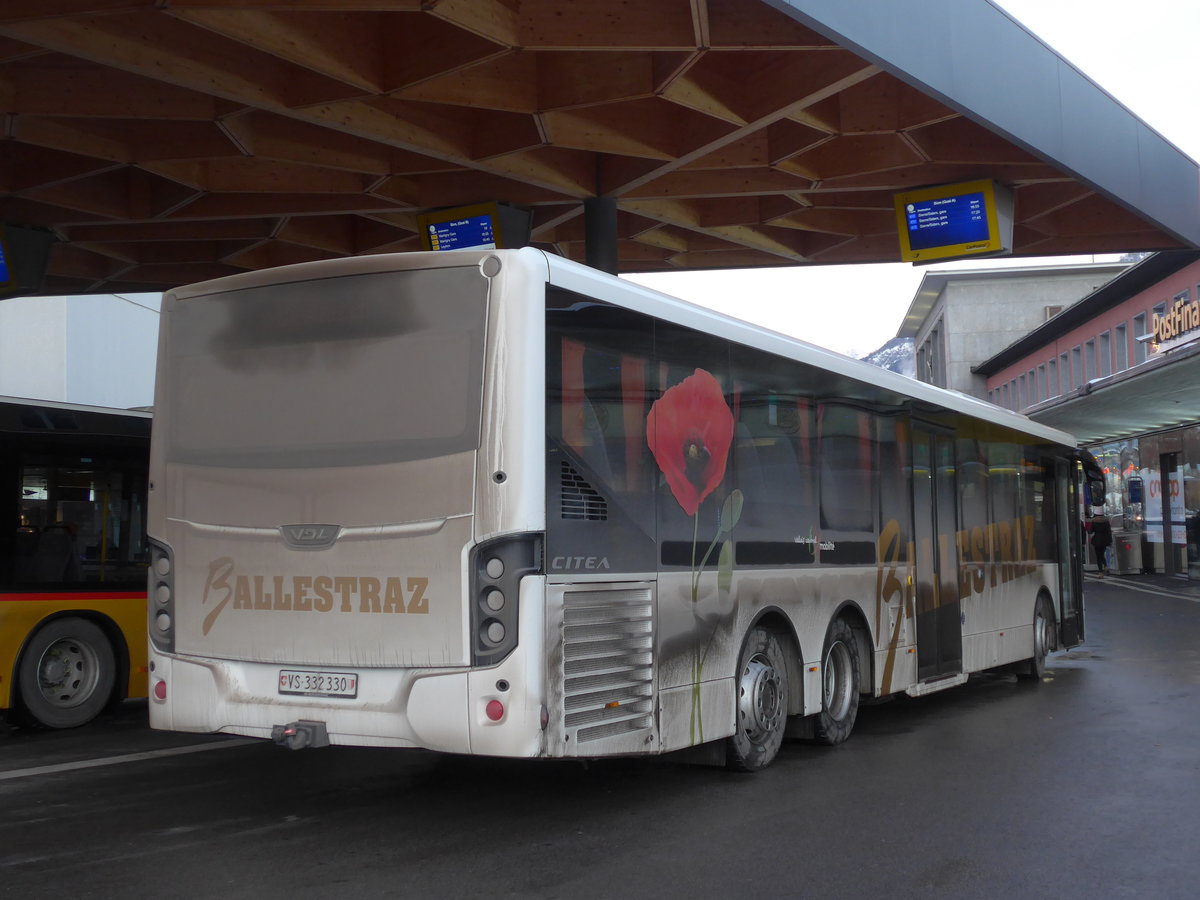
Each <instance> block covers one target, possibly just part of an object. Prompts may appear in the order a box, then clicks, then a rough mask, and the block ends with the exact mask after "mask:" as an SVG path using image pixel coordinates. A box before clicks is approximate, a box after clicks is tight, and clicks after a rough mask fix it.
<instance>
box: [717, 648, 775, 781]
mask: <svg viewBox="0 0 1200 900" xmlns="http://www.w3.org/2000/svg"><path fill="white" fill-rule="evenodd" d="M787 712H788V670H787V660H786V659H785V658H784V655H783V647H782V646H780V643H779V638H778V637H777V636H776V634H775V633H774V632H773V631H770V630H769V629H766V628H763V627H761V626H757V627H755V628H753V629H751V631H750V633H749V634H748V635H746V642H745V644H743V645H742V653H741V656H740V657H739V659H738V674H737V711H736V720H737V721H736V725H735V730H734V732H733V736H732V737H730V738H729V742H728V746H727V750H726V754H725V757H726V761H727V764H728V766H729V768H731V769H736V770H738V771H741V772H754V771H757V770H758V769H763V768H766V767H767V766H768V765H770V764H771V761H772V760H773V759H775V755H776V754H777V753H778V752H779V746H780V744H782V743H783V732H784V729H785V727H786V726H787Z"/></svg>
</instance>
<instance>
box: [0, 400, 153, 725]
mask: <svg viewBox="0 0 1200 900" xmlns="http://www.w3.org/2000/svg"><path fill="white" fill-rule="evenodd" d="M149 444H150V413H148V412H137V411H129V410H114V409H105V408H102V407H92V406H78V405H71V404H64V403H50V402H46V401H31V400H19V399H14V398H7V397H2V398H0V474H2V475H3V478H4V481H3V484H4V485H5V487H4V489H3V490H0V509H2V512H0V516H2V518H0V522H3V525H2V526H0V715H3V716H6V717H8V718H10V719H12V720H13V721H16V722H21V723H27V724H35V725H41V726H44V727H47V728H73V727H76V726H78V725H84V724H86V723H88V722H90V721H91V720H92V719H94V718H95V717H96V716H97V715H98V714H99V713H101V712H102V711H104V710H105V709H106V708H109V707H111V706H113V705H115V704H117V703H119V702H121V700H123V699H124V698H126V697H145V696H146V565H147V559H148V557H147V545H146V522H145V505H146V491H147V483H146V472H147V464H148V458H147V454H148V452H149Z"/></svg>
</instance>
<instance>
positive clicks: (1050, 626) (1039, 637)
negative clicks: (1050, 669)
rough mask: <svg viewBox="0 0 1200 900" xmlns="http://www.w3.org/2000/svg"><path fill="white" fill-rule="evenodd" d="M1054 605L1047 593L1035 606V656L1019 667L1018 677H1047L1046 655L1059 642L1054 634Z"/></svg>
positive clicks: (1040, 596)
mask: <svg viewBox="0 0 1200 900" xmlns="http://www.w3.org/2000/svg"><path fill="white" fill-rule="evenodd" d="M1054 629H1055V620H1054V607H1053V606H1051V605H1050V600H1049V598H1048V597H1047V596H1046V595H1045V594H1039V595H1038V598H1037V603H1035V604H1034V606H1033V656H1031V657H1030V658H1029V659H1028V660H1027V661H1026V662H1025V664H1024V665H1023V666H1020V667H1019V668H1018V669H1017V677H1018V678H1023V679H1028V680H1029V681H1041V680H1042V679H1043V678H1045V677H1046V657H1047V656H1049V655H1050V651H1051V650H1053V649H1054V647H1055V645H1056V644H1057V643H1058V642H1057V641H1056V640H1055V636H1054Z"/></svg>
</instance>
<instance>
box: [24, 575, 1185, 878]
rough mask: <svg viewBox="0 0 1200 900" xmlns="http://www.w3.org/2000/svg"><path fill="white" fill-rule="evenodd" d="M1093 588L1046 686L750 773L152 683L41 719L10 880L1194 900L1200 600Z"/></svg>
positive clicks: (870, 727)
mask: <svg viewBox="0 0 1200 900" xmlns="http://www.w3.org/2000/svg"><path fill="white" fill-rule="evenodd" d="M1160 583H1161V582H1160ZM1139 584H1140V585H1141V586H1142V587H1144V586H1145V582H1140V583H1139ZM1172 593H1174V592H1172ZM1087 604H1088V614H1089V617H1088V642H1087V643H1086V644H1085V645H1084V646H1082V647H1080V648H1077V649H1075V650H1073V651H1071V652H1069V653H1065V654H1064V653H1060V654H1056V655H1055V656H1053V657H1052V658H1051V661H1050V672H1049V675H1048V677H1047V678H1046V680H1045V681H1044V682H1042V683H1040V684H1027V683H1018V682H1017V681H1016V680H1015V679H1014V678H1013V677H1011V676H1000V675H988V676H980V677H977V678H974V679H972V680H971V682H970V683H969V684H967V685H965V686H963V687H960V688H956V689H953V690H950V691H947V692H945V693H942V694H936V695H933V696H930V697H927V698H924V699H921V700H909V699H901V700H896V701H894V702H890V703H886V704H881V705H877V706H871V707H866V708H864V709H863V710H862V711H861V712H860V715H859V722H858V726H857V728H856V730H855V733H854V735H853V736H852V737H851V739H850V741H849V742H848V743H846V744H845V745H843V746H841V747H837V748H823V747H819V746H815V745H810V744H805V743H800V742H796V743H788V744H785V746H784V749H783V751H782V754H781V756H780V758H779V759H778V760H777V761H776V763H775V764H774V765H773V766H772V767H771V768H769V769H768V770H766V771H764V772H761V773H759V774H756V775H748V776H747V775H736V774H733V773H727V772H724V771H722V770H717V769H711V768H704V767H688V766H682V765H679V764H676V763H673V762H667V761H662V760H650V761H624V760H623V761H608V762H602V763H592V764H589V765H583V764H580V763H558V762H554V763H536V762H532V763H531V762H512V761H503V760H501V761H497V760H485V759H466V758H458V757H441V756H437V755H434V754H428V753H423V752H398V751H389V750H371V749H343V748H330V749H326V750H318V751H301V752H289V751H285V750H280V749H277V748H275V747H273V746H270V745H267V744H263V743H259V742H247V741H244V740H237V739H224V738H197V737H195V736H186V735H163V734H156V733H153V732H150V731H148V730H147V729H146V728H145V726H144V724H143V719H144V716H145V707H144V704H143V705H139V704H127V707H126V708H125V709H124V710H122V712H121V713H119V714H118V715H116V716H114V717H110V718H108V719H106V720H104V721H102V722H100V723H98V724H96V725H94V726H92V727H90V728H88V729H83V730H79V731H74V732H16V733H13V734H10V735H8V736H7V737H0V897H5V898H7V897H13V898H22V900H25V898H30V900H32V898H41V897H47V898H49V897H54V898H64V897H69V898H92V897H99V898H109V897H113V898H116V897H120V898H126V897H137V896H145V897H153V896H163V895H166V896H173V897H188V898H190V897H214V898H215V897H220V898H224V900H229V898H242V897H285V896H286V897H303V898H307V897H356V898H357V897H412V898H441V897H446V898H458V897H479V896H486V897H488V898H506V897H521V898H526V897H528V898H564V900H565V898H572V900H579V898H642V897H645V898H650V897H653V898H677V897H678V898H682V897H688V898H697V897H754V898H759V897H762V898H767V897H814V898H816V897H821V898H829V897H851V896H855V897H884V896H887V897H910V896H916V895H921V896H923V897H946V898H951V897H952V898H975V897H979V898H993V897H995V898H1005V900H1007V898H1011V897H1023V898H1039V897H1055V898H1074V897H1080V898H1083V897H1086V898H1108V897H1126V896H1128V897H1152V898H1176V897H1177V898H1189V900H1191V898H1194V897H1196V896H1198V895H1200V852H1198V851H1200V750H1198V748H1200V715H1198V712H1200V602H1197V600H1196V599H1193V598H1190V597H1188V596H1186V595H1183V594H1179V595H1175V596H1171V595H1166V594H1163V593H1150V592H1146V591H1145V590H1134V589H1131V588H1130V587H1128V586H1127V585H1125V584H1122V583H1121V582H1120V581H1118V580H1116V579H1110V580H1108V581H1106V582H1098V581H1089V582H1088V585H1087Z"/></svg>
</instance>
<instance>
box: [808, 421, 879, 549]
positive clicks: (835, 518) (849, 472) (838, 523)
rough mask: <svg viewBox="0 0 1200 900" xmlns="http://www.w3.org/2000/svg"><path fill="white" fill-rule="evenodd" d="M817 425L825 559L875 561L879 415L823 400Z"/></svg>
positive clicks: (822, 537) (822, 538)
mask: <svg viewBox="0 0 1200 900" xmlns="http://www.w3.org/2000/svg"><path fill="white" fill-rule="evenodd" d="M818 429H819V432H820V445H819V453H820V460H821V540H822V544H823V546H822V548H821V554H820V560H821V562H823V563H840V564H845V565H871V564H874V563H875V561H876V546H875V522H876V519H877V516H876V513H875V498H876V495H877V491H876V483H877V481H878V477H879V475H878V466H877V462H876V457H877V454H876V447H875V435H874V416H873V415H871V414H870V413H868V412H867V411H865V410H862V409H858V408H855V407H852V406H849V405H847V404H842V403H822V404H821V405H820V409H819V412H818Z"/></svg>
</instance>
